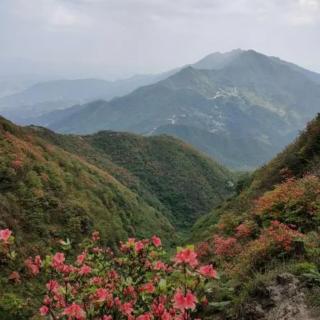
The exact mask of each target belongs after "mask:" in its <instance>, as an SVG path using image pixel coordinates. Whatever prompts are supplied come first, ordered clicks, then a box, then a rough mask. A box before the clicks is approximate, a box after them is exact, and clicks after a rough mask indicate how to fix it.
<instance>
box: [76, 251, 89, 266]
mask: <svg viewBox="0 0 320 320" xmlns="http://www.w3.org/2000/svg"><path fill="white" fill-rule="evenodd" d="M86 256H87V253H86V252H82V253H81V254H79V255H78V257H77V264H78V265H82V264H83V262H84V260H85V258H86Z"/></svg>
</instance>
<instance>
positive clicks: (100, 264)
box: [0, 229, 217, 320]
mask: <svg viewBox="0 0 320 320" xmlns="http://www.w3.org/2000/svg"><path fill="white" fill-rule="evenodd" d="M99 240H100V234H99V233H98V232H97V231H95V232H93V234H92V237H91V239H86V240H85V241H84V242H83V243H82V245H81V247H82V251H81V253H79V255H78V256H77V257H76V258H74V261H73V259H72V258H70V255H69V254H70V244H69V243H67V242H62V248H61V249H62V250H63V251H64V252H61V251H58V252H56V253H54V254H52V255H46V256H45V257H44V256H42V257H41V256H40V255H36V256H35V257H29V258H27V259H26V260H25V261H24V266H23V265H19V262H18V260H19V258H20V257H17V256H16V254H15V251H14V247H15V246H14V236H13V234H12V231H11V230H10V229H2V230H1V229H0V259H1V260H2V262H3V263H4V264H8V265H11V266H12V267H13V268H14V271H12V272H11V273H8V275H7V276H6V277H5V278H3V279H1V278H0V280H2V282H3V283H5V284H6V286H7V288H9V287H11V288H19V287H21V286H23V285H26V284H29V283H32V279H33V278H38V279H40V281H41V280H43V279H45V281H44V284H43V289H42V290H41V289H40V290H39V291H38V290H37V289H36V288H35V287H34V288H33V292H32V295H31V292H30V291H29V292H27V296H25V297H23V298H22V299H20V300H16V301H15V303H13V304H12V301H14V300H13V299H12V296H11V300H10V296H9V295H8V293H7V292H5V293H3V292H2V290H1V289H2V288H1V289H0V298H2V297H3V296H5V297H7V302H9V301H10V302H11V304H10V303H8V304H7V305H2V306H3V307H4V309H6V311H4V310H2V309H1V308H0V316H1V317H2V316H4V317H6V319H8V318H10V319H21V318H26V317H28V318H30V317H32V318H33V319H38V318H41V319H48V320H49V319H50V320H56V319H68V320H73V319H75V320H85V319H97V320H98V319H99V320H117V319H118V320H122V319H123V320H125V319H132V320H134V319H137V320H152V319H159V320H173V319H185V320H191V319H197V318H198V317H199V315H200V314H202V313H203V311H204V310H205V309H206V308H207V306H208V298H207V297H208V295H210V287H211V286H212V283H211V282H212V281H211V280H212V279H215V278H217V271H216V270H215V269H214V268H213V266H212V265H210V264H209V265H201V264H199V261H198V258H197V254H196V252H195V251H194V248H192V247H187V248H179V250H178V251H177V253H176V255H175V257H174V259H173V261H171V262H170V261H164V260H163V259H164V257H165V251H164V250H163V248H162V243H161V239H160V238H159V237H157V236H153V237H152V238H151V239H150V240H149V239H144V240H136V239H134V238H129V239H128V241H126V242H122V243H121V244H120V246H119V249H118V251H117V252H114V251H113V250H112V249H111V248H105V247H102V246H100V241H99ZM71 256H73V254H72V252H71ZM17 267H18V268H19V269H18V270H19V272H18V271H17ZM28 296H29V297H30V298H29V299H28V298H27V297H28ZM38 299H39V302H38ZM1 300H3V299H1ZM23 307H24V308H23ZM30 307H31V308H30ZM28 309H29V310H30V311H29V310H28ZM34 309H38V310H39V311H35V310H34Z"/></svg>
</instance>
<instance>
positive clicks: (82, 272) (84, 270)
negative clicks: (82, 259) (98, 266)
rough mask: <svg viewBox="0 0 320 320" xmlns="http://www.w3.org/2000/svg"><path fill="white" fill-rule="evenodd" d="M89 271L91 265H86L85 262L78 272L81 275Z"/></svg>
mask: <svg viewBox="0 0 320 320" xmlns="http://www.w3.org/2000/svg"><path fill="white" fill-rule="evenodd" d="M90 272H91V267H89V266H87V265H86V264H85V265H83V266H82V267H81V268H80V270H79V274H80V275H82V276H84V275H87V274H89V273H90Z"/></svg>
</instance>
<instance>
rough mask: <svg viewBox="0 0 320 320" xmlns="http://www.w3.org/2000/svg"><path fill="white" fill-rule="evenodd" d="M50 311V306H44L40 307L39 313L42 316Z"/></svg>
mask: <svg viewBox="0 0 320 320" xmlns="http://www.w3.org/2000/svg"><path fill="white" fill-rule="evenodd" d="M48 312H49V308H48V307H47V306H42V307H41V308H40V309H39V313H40V315H41V316H46V315H47V314H48Z"/></svg>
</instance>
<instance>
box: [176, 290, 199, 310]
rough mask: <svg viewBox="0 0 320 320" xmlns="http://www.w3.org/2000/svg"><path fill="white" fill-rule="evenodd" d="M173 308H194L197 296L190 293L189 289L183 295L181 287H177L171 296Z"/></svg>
mask: <svg viewBox="0 0 320 320" xmlns="http://www.w3.org/2000/svg"><path fill="white" fill-rule="evenodd" d="M173 300H174V308H176V309H179V310H185V309H191V310H193V309H195V307H196V302H197V298H196V297H195V296H194V295H193V294H192V293H191V291H190V290H188V291H187V294H186V295H184V294H183V293H182V290H181V289H178V290H177V291H176V293H175V294H174V297H173Z"/></svg>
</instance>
